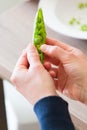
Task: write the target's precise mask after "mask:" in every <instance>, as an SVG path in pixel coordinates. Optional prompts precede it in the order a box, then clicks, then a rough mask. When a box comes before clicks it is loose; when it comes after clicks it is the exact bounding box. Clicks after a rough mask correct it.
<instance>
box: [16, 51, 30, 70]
mask: <svg viewBox="0 0 87 130" xmlns="http://www.w3.org/2000/svg"><path fill="white" fill-rule="evenodd" d="M28 67H29V63H28V60H27V50H26V49H25V50H24V51H23V53H22V55H21V56H20V58H19V60H18V62H17V64H16V67H15V68H19V69H27V68H28Z"/></svg>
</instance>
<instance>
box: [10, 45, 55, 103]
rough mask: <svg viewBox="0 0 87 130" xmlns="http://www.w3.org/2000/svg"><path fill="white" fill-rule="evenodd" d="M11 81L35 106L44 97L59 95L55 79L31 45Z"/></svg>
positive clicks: (24, 53) (18, 64)
mask: <svg viewBox="0 0 87 130" xmlns="http://www.w3.org/2000/svg"><path fill="white" fill-rule="evenodd" d="M11 81H12V82H13V83H14V84H15V85H16V89H17V90H18V91H19V92H20V93H21V94H22V95H23V96H24V97H25V98H26V99H27V100H28V101H29V102H30V103H31V104H33V105H34V104H35V103H36V102H37V101H38V100H39V99H41V98H43V97H46V96H52V95H57V93H56V89H55V84H54V82H53V79H52V78H51V76H50V74H49V73H48V72H47V70H46V69H45V68H44V67H43V65H42V64H41V62H40V60H39V55H38V53H37V51H36V48H35V47H34V46H33V45H29V47H28V48H27V49H26V50H25V51H24V52H23V54H22V55H21V57H20V58H19V60H18V63H17V65H16V67H15V69H14V72H13V74H12V76H11Z"/></svg>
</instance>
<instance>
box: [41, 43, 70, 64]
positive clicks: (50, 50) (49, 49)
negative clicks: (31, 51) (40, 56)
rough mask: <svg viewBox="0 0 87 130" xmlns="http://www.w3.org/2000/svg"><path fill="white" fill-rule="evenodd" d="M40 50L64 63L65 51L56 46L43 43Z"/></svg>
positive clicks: (65, 58)
mask: <svg viewBox="0 0 87 130" xmlns="http://www.w3.org/2000/svg"><path fill="white" fill-rule="evenodd" d="M41 51H42V52H44V53H45V54H46V55H48V56H50V57H52V58H56V59H58V60H60V61H61V62H62V63H65V62H66V60H67V58H68V57H67V56H68V53H67V51H65V50H64V49H62V48H60V47H58V46H51V45H46V44H44V45H42V46H41Z"/></svg>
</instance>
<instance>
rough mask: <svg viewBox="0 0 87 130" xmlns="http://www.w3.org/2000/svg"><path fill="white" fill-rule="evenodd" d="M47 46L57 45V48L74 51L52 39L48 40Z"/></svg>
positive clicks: (70, 47)
mask: <svg viewBox="0 0 87 130" xmlns="http://www.w3.org/2000/svg"><path fill="white" fill-rule="evenodd" d="M46 44H48V45H56V46H59V47H61V48H62V49H64V50H67V51H70V50H72V49H73V47H72V46H70V45H67V44H65V43H63V42H61V41H58V40H55V39H51V38H47V39H46Z"/></svg>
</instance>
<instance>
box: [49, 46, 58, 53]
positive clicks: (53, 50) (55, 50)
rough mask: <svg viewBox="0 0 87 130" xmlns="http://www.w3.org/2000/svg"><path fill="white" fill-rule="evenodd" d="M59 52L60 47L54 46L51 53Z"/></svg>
mask: <svg viewBox="0 0 87 130" xmlns="http://www.w3.org/2000/svg"><path fill="white" fill-rule="evenodd" d="M57 51H58V47H57V46H54V47H52V48H51V50H50V53H52V54H55V52H57Z"/></svg>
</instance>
